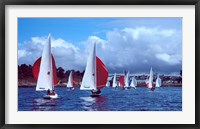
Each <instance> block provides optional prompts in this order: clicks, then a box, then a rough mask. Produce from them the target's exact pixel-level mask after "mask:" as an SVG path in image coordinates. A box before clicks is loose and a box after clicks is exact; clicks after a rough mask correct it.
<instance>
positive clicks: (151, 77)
mask: <svg viewBox="0 0 200 129" xmlns="http://www.w3.org/2000/svg"><path fill="white" fill-rule="evenodd" d="M148 87H149V88H152V87H153V70H152V68H151V70H150V74H149V86H148Z"/></svg>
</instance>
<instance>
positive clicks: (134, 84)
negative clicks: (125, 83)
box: [130, 77, 137, 88]
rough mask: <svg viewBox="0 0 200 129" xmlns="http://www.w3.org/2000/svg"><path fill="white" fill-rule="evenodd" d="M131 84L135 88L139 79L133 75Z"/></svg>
mask: <svg viewBox="0 0 200 129" xmlns="http://www.w3.org/2000/svg"><path fill="white" fill-rule="evenodd" d="M130 86H131V87H134V88H135V87H136V86H137V80H136V79H135V77H132V80H131V84H130Z"/></svg>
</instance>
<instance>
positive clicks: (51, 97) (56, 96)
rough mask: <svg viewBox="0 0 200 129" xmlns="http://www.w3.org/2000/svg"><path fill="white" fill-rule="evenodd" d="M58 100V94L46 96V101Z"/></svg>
mask: <svg viewBox="0 0 200 129" xmlns="http://www.w3.org/2000/svg"><path fill="white" fill-rule="evenodd" d="M56 98H58V94H54V95H45V96H44V99H56Z"/></svg>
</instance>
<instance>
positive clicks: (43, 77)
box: [36, 34, 53, 91]
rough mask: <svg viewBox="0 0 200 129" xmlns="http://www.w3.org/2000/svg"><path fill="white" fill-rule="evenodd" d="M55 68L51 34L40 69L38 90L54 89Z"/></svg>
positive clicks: (43, 53)
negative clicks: (53, 66) (53, 68)
mask: <svg viewBox="0 0 200 129" xmlns="http://www.w3.org/2000/svg"><path fill="white" fill-rule="evenodd" d="M52 76H53V70H52V57H51V35H50V34H49V36H48V41H47V43H46V44H45V46H44V49H43V52H42V58H41V64H40V70H39V76H38V81H37V86H36V91H42V90H48V89H49V90H53V77H52Z"/></svg>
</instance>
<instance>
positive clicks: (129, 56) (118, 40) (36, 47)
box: [18, 27, 182, 72]
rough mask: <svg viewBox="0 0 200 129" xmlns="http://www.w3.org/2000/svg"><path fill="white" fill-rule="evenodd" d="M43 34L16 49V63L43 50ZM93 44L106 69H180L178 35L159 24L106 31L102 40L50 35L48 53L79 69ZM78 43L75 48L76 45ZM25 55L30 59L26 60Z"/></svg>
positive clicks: (32, 59)
mask: <svg viewBox="0 0 200 129" xmlns="http://www.w3.org/2000/svg"><path fill="white" fill-rule="evenodd" d="M46 39H47V37H34V38H32V39H31V41H28V42H25V46H24V48H23V49H20V50H19V51H18V54H19V55H18V59H19V62H20V63H30V64H33V63H34V60H36V59H37V58H38V57H39V56H41V52H42V49H43V45H44V44H45V42H46ZM94 42H96V43H97V49H96V50H97V56H98V57H100V58H101V59H102V61H103V62H104V63H105V64H106V66H107V67H108V69H109V70H110V71H112V72H113V71H117V70H118V71H120V72H123V70H125V69H126V70H130V71H132V70H133V71H145V70H148V71H149V68H150V67H151V66H152V67H153V68H155V69H156V68H157V69H158V70H159V68H160V70H163V69H166V70H170V68H172V67H173V69H175V68H180V67H181V65H182V35H181V32H179V31H177V30H173V29H161V28H159V27H154V28H147V27H137V28H124V29H115V30H111V31H108V32H106V39H101V38H100V37H97V36H94V35H93V36H89V37H88V39H87V40H86V41H82V42H81V43H79V45H76V44H74V43H70V42H67V41H65V40H63V39H61V38H59V39H54V38H52V53H53V54H54V56H55V60H56V63H57V66H62V67H63V68H65V69H75V70H83V69H84V68H85V65H86V61H87V57H88V54H89V50H90V46H91V45H90V44H91V43H94ZM78 46H79V47H78ZM27 55H29V57H30V59H29V60H27V59H26V58H27ZM163 67H165V68H163ZM177 70H179V69H177Z"/></svg>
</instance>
